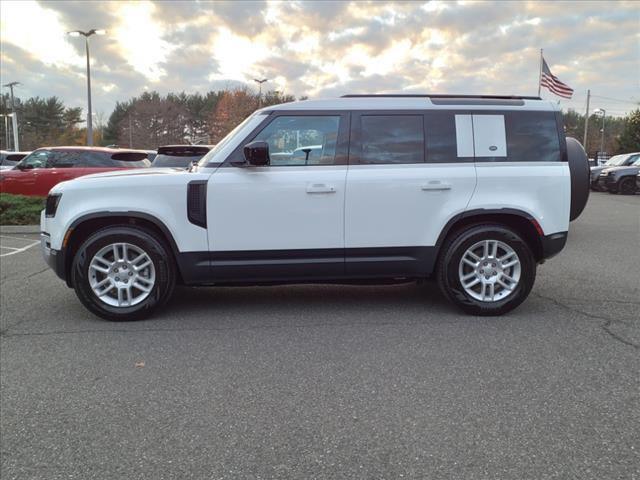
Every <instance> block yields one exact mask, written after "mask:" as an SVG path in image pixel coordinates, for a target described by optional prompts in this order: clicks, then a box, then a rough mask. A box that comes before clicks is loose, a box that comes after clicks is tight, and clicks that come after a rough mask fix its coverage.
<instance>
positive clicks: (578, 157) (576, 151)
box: [567, 137, 590, 221]
mask: <svg viewBox="0 0 640 480" xmlns="http://www.w3.org/2000/svg"><path fill="white" fill-rule="evenodd" d="M567 158H568V160H569V171H570V172H571V211H570V216H569V218H570V220H571V221H573V220H575V219H576V218H578V217H579V216H580V214H581V213H582V211H583V210H584V207H585V206H586V205H587V200H588V199H589V182H590V174H589V173H590V172H589V159H588V158H587V154H586V152H585V151H584V148H582V144H581V143H580V142H579V141H578V140H576V139H575V138H571V137H567Z"/></svg>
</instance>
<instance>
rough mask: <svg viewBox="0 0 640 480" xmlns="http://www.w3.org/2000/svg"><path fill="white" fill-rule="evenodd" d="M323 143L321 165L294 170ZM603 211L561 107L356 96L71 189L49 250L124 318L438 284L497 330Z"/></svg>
mask: <svg viewBox="0 0 640 480" xmlns="http://www.w3.org/2000/svg"><path fill="white" fill-rule="evenodd" d="M317 145H321V148H320V155H319V157H320V158H319V160H318V161H317V162H314V164H309V162H308V161H307V160H308V159H307V158H306V154H305V155H304V156H300V155H298V154H296V152H299V151H304V149H310V150H314V148H313V147H314V146H317ZM315 150H317V149H315ZM588 196H589V167H588V163H587V156H586V153H585V151H584V149H583V148H582V146H581V145H580V143H579V142H578V141H577V140H575V139H572V138H565V135H564V128H563V124H562V115H561V113H560V111H559V110H558V107H557V105H556V104H555V103H554V102H550V101H545V100H541V99H539V98H537V97H487V96H464V97H459V96H410V95H407V96H384V95H382V96H376V95H369V96H356V97H353V96H351V97H347V98H340V99H333V100H317V101H303V102H293V103H285V104H281V105H273V106H269V107H268V108H265V109H261V110H258V111H257V112H255V113H254V114H253V115H251V116H250V117H249V118H247V119H246V120H245V121H244V122H243V123H241V124H240V125H239V126H238V127H236V128H235V129H234V130H233V131H232V132H231V133H229V135H227V136H226V137H225V138H224V139H223V140H222V141H221V142H220V143H219V144H218V145H217V146H216V147H215V148H213V149H212V150H211V151H210V152H209V153H207V154H206V155H205V156H204V157H203V158H202V159H201V160H200V162H199V164H198V165H197V166H196V167H194V168H192V169H190V170H189V171H185V170H178V169H151V170H148V171H147V172H145V174H144V175H137V174H135V173H134V172H111V173H104V174H99V175H90V176H86V177H83V178H80V179H78V180H76V181H73V182H65V183H62V184H59V185H57V186H56V187H54V188H53V189H52V191H51V193H50V194H49V197H48V198H47V208H46V210H45V211H43V213H42V216H41V231H42V232H43V233H42V251H43V255H44V258H45V259H46V261H47V262H48V264H49V265H50V266H51V267H52V268H53V269H54V270H55V272H56V273H57V275H58V276H59V277H60V278H62V279H63V280H65V281H66V282H67V285H68V286H70V287H72V288H74V289H75V291H76V294H77V296H78V298H79V299H80V301H81V302H82V303H83V304H84V305H85V306H86V307H87V308H88V309H89V310H90V311H92V312H93V313H95V314H97V315H99V316H102V317H104V318H107V319H111V320H134V319H138V318H142V317H145V316H148V315H150V314H151V313H152V312H154V311H156V310H157V309H158V308H160V307H161V306H162V305H163V304H164V303H165V302H166V301H167V300H168V299H169V297H170V296H171V294H172V292H173V291H174V285H176V284H177V283H180V284H185V285H266V284H283V283H284V284H286V283H311V282H316V283H327V282H331V283H361V282H362V283H371V282H380V283H389V282H407V281H421V280H424V279H426V278H429V277H434V278H435V279H436V280H437V282H438V284H439V285H440V288H441V290H442V292H443V293H444V295H445V296H446V297H447V298H449V299H450V300H451V301H452V302H453V303H455V304H456V305H458V306H459V307H461V308H462V309H463V310H465V311H466V312H468V313H471V314H474V315H500V314H503V313H505V312H508V311H510V310H512V309H513V308H515V307H516V306H518V305H519V304H520V303H522V302H523V301H524V300H525V299H526V297H527V296H528V294H529V292H530V291H531V289H532V287H533V283H534V279H535V276H536V265H537V264H538V263H541V262H543V261H544V260H545V259H548V258H550V257H552V256H554V255H556V254H557V253H558V252H560V251H561V250H562V249H563V248H564V245H565V243H566V241H567V232H568V230H569V221H570V220H574V219H575V218H577V217H578V216H579V215H580V213H581V212H582V210H583V208H584V207H585V205H586V202H587V199H588Z"/></svg>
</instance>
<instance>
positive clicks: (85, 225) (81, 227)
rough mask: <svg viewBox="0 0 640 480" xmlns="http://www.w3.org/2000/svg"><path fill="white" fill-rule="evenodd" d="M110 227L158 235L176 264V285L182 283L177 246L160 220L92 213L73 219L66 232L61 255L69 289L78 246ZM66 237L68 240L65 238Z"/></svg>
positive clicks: (141, 214) (136, 214)
mask: <svg viewBox="0 0 640 480" xmlns="http://www.w3.org/2000/svg"><path fill="white" fill-rule="evenodd" d="M112 225H130V226H136V227H142V228H144V229H146V230H149V231H151V232H153V233H154V234H156V235H158V236H159V238H160V239H161V240H163V241H164V243H165V244H166V245H167V247H169V249H170V251H171V253H172V254H173V261H174V262H175V264H176V271H177V273H178V283H182V272H181V271H180V268H179V263H178V262H177V258H178V254H179V253H180V252H179V250H178V245H177V244H176V241H175V239H174V238H173V235H172V234H171V231H170V230H169V228H168V227H167V226H166V225H165V224H164V222H163V221H162V220H160V219H158V218H157V217H154V216H153V215H149V214H148V213H144V212H135V211H126V212H94V213H90V214H87V215H83V216H81V217H79V218H77V219H75V220H74V221H73V222H72V223H71V225H70V226H69V228H67V230H66V233H65V242H64V244H63V248H62V251H61V253H62V255H63V265H64V278H65V281H66V283H67V285H68V286H69V287H71V283H70V282H71V275H70V272H71V265H72V263H73V258H74V256H75V254H76V252H77V251H78V249H79V248H80V245H82V242H83V241H84V240H85V239H86V238H87V237H88V236H89V235H90V234H91V233H92V232H95V231H97V230H99V229H101V228H105V227H108V226H112ZM67 236H68V238H66V237H67Z"/></svg>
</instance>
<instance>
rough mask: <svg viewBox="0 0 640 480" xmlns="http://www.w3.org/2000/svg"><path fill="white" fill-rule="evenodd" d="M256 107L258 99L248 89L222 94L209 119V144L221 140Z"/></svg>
mask: <svg viewBox="0 0 640 480" xmlns="http://www.w3.org/2000/svg"><path fill="white" fill-rule="evenodd" d="M257 107H258V97H257V95H254V94H252V93H251V92H250V91H249V89H246V88H244V89H238V90H233V91H226V92H224V93H223V94H222V97H221V98H220V100H219V102H218V105H217V107H216V110H215V112H214V113H213V117H212V119H211V130H210V132H211V142H213V143H218V142H219V141H220V140H222V139H223V138H224V137H225V135H227V133H229V132H230V131H231V130H233V129H234V128H235V127H236V126H237V125H238V124H239V123H240V122H242V121H243V120H244V119H245V118H247V117H248V116H249V115H251V114H252V113H253V112H254V111H255V110H256V108H257Z"/></svg>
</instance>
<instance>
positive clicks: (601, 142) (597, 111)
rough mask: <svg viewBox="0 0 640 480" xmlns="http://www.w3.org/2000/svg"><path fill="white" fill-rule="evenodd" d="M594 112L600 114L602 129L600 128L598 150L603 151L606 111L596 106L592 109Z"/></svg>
mask: <svg viewBox="0 0 640 480" xmlns="http://www.w3.org/2000/svg"><path fill="white" fill-rule="evenodd" d="M593 113H594V114H596V115H600V116H602V129H601V130H600V133H601V136H600V151H601V152H604V117H605V115H606V113H607V111H606V110H605V109H604V108H596V109H595V110H594V111H593Z"/></svg>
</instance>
